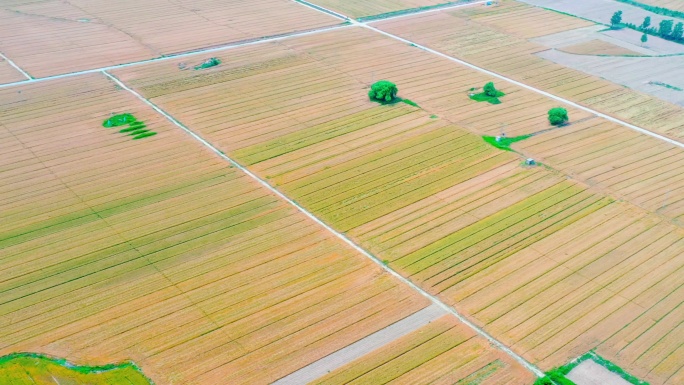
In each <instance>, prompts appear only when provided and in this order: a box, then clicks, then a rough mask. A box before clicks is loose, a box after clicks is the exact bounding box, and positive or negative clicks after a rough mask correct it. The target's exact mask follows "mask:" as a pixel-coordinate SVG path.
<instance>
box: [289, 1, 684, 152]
mask: <svg viewBox="0 0 684 385" xmlns="http://www.w3.org/2000/svg"><path fill="white" fill-rule="evenodd" d="M293 1H297V2H298V3H301V4H305V5H306V4H308V5H310V6H311V8H312V9H316V10H318V11H319V12H324V13H330V14H333V13H336V12H333V11H330V10H327V11H324V10H321V8H322V9H325V8H323V7H319V6H314V5H313V4H311V3H309V2H308V1H306V0H293ZM472 4H475V3H470V4H463V5H462V6H467V5H472ZM442 9H444V8H442ZM442 9H439V10H442ZM418 14H420V13H412V14H411V15H418ZM402 16H404V15H402ZM406 16H408V15H406ZM341 17H344V19H343V20H345V21H350V22H351V23H352V25H356V26H359V27H362V28H366V29H369V30H371V31H374V32H377V33H379V34H381V35H385V36H387V37H389V38H392V39H395V40H398V41H401V42H402V43H406V44H410V45H413V46H415V47H417V48H420V49H422V50H424V51H427V52H429V53H431V54H433V55H437V56H439V57H442V58H445V59H448V60H451V61H453V62H455V63H459V64H461V65H463V66H466V67H468V68H471V69H474V70H476V71H479V72H482V73H484V74H487V75H489V76H493V77H495V78H498V79H501V80H504V81H507V82H509V83H512V84H515V85H516V86H518V87H522V88H524V89H526V90H528V91H533V92H536V93H538V94H540V95H543V96H546V97H548V98H551V99H553V100H556V101H558V102H561V103H565V104H567V105H569V106H572V107H575V108H577V109H580V110H582V111H585V112H589V113H591V114H594V115H596V116H598V117H601V118H603V119H606V120H608V121H611V122H613V123H617V124H620V125H622V126H625V127H627V128H629V129H632V130H634V131H637V132H639V133H642V134H644V135H648V136H651V137H653V138H656V139H660V140H662V141H664V142H667V143H670V144H672V145H674V146H677V147H680V148H684V143H681V142H679V141H676V140H674V139H670V138H668V137H666V136H663V135H660V134H657V133H655V132H653V131H650V130H647V129H645V128H641V127H639V126H635V125H633V124H631V123H627V122H625V121H623V120H620V119H617V118H614V117H612V116H610V115H607V114H604V113H602V112H599V111H596V110H593V109H591V108H589V107H585V106H583V105H581V104H578V103H575V102H573V101H570V100H568V99H565V98H562V97H560V96H556V95H554V94H551V93H549V92H546V91H543V90H540V89H538V88H535V87H532V86H530V85H527V84H525V83H522V82H519V81H517V80H513V79H511V78H509V77H506V76H504V75H501V74H498V73H496V72H493V71H490V70H488V69H485V68H482V67H479V66H476V65H475V64H472V63H470V62H467V61H464V60H461V59H458V58H455V57H453V56H450V55H447V54H445V53H442V52H439V51H437V50H434V49H432V48H428V47H426V46H424V45H421V44H418V43H415V42H413V41H411V40H408V39H404V38H403V37H399V36H397V35H394V34H391V33H389V32H385V31H383V30H381V29H378V28H376V27H373V26H371V25H368V24H369V23H373V22H374V21H373V20H371V21H369V22H360V21H358V20H356V19H352V18H348V17H346V16H344V15H342V16H341ZM389 19H391V18H387V19H381V20H376V21H378V22H380V21H385V20H389Z"/></svg>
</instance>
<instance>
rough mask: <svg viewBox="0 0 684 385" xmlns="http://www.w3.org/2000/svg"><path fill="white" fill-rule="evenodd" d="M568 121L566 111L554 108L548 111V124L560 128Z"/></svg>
mask: <svg viewBox="0 0 684 385" xmlns="http://www.w3.org/2000/svg"><path fill="white" fill-rule="evenodd" d="M568 120H569V118H568V110H566V109H565V108H562V107H556V108H552V109H550V110H549V123H551V125H553V126H560V125H562V124H564V123H566V122H567V121H568Z"/></svg>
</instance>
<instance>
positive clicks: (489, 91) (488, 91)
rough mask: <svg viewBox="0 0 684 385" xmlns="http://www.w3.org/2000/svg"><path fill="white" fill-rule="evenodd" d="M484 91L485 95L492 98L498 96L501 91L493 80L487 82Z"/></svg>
mask: <svg viewBox="0 0 684 385" xmlns="http://www.w3.org/2000/svg"><path fill="white" fill-rule="evenodd" d="M484 93H485V95H487V96H489V97H492V98H496V97H498V96H499V91H497V90H496V87H494V83H492V82H489V83H487V84H485V86H484Z"/></svg>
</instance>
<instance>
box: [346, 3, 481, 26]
mask: <svg viewBox="0 0 684 385" xmlns="http://www.w3.org/2000/svg"><path fill="white" fill-rule="evenodd" d="M488 1H491V0H480V1H473V0H466V2H461V3H456V4H449V5H437V6H434V7H432V8H428V9H416V8H414V9H413V10H412V12H406V13H402V14H398V15H394V16H387V17H378V18H375V17H377V16H381V15H382V14H380V15H371V16H364V17H360V18H358V19H357V21H359V22H360V23H373V22H376V21H385V20H394V19H398V18H400V17H407V16H416V15H422V14H424V13H431V12H438V11H448V10H450V9H452V8H461V7H467V6H470V5H476V4H484V3H487V2H488ZM407 11H411V10H410V9H408V10H407Z"/></svg>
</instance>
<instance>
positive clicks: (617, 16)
mask: <svg viewBox="0 0 684 385" xmlns="http://www.w3.org/2000/svg"><path fill="white" fill-rule="evenodd" d="M620 23H622V11H617V12H615V13H614V14H613V17H611V18H610V25H612V26H613V27H617V26H619V25H620Z"/></svg>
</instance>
